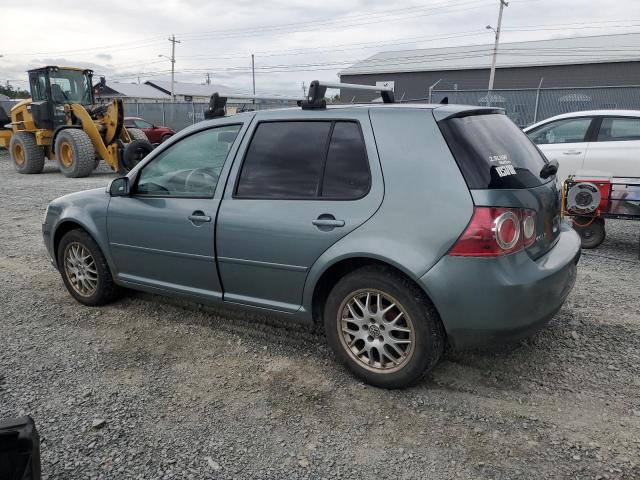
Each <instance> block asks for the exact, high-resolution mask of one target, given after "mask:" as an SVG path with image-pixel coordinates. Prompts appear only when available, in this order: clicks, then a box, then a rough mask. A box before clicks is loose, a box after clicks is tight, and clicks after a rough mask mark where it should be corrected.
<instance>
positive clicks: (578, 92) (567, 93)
mask: <svg viewBox="0 0 640 480" xmlns="http://www.w3.org/2000/svg"><path fill="white" fill-rule="evenodd" d="M445 97H446V98H448V100H449V103H457V104H464V105H479V106H490V107H500V108H504V109H505V111H506V112H507V115H508V116H509V117H510V118H511V119H512V120H513V121H514V122H515V123H516V124H517V125H518V126H520V127H526V126H527V125H531V124H532V123H535V122H538V121H540V120H544V119H545V118H549V117H553V116H554V115H559V114H561V113H569V112H576V111H581V110H600V109H602V110H612V109H621V110H640V86H629V87H587V88H539V89H536V88H532V89H520V90H516V89H503V90H493V91H491V92H488V91H487V90H434V91H433V92H432V95H431V98H430V99H429V98H422V99H414V100H409V101H423V102H428V101H430V102H433V103H440V102H441V101H442V100H443V99H444V98H445ZM405 101H406V100H405ZM16 102H17V101H0V105H1V106H2V107H4V109H5V110H6V112H7V113H9V111H10V110H11V107H12V106H13V105H15V103H16ZM292 105H293V103H285V102H275V103H269V102H266V103H265V102H259V103H255V104H254V103H251V102H248V103H236V104H228V105H227V113H228V114H234V113H237V112H240V111H246V110H268V109H273V108H282V107H287V106H292ZM207 108H208V104H207V103H185V102H176V103H142V102H130V101H126V100H125V115H126V116H130V117H142V118H144V119H145V120H147V121H149V122H151V123H154V124H157V125H165V126H167V127H170V128H173V129H174V130H182V129H183V128H185V127H188V126H189V125H193V124H194V123H196V122H199V121H201V120H204V112H205V110H206V109H207Z"/></svg>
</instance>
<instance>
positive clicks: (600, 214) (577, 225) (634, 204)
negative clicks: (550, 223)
mask: <svg viewBox="0 0 640 480" xmlns="http://www.w3.org/2000/svg"><path fill="white" fill-rule="evenodd" d="M562 213H563V215H564V216H568V217H571V218H572V220H573V228H574V229H575V230H576V231H577V232H578V233H579V234H580V237H581V239H582V248H596V247H597V246H598V245H600V244H601V243H602V242H603V241H604V239H605V236H606V232H605V218H615V219H621V220H640V178H638V177H611V176H608V175H604V174H596V173H595V172H594V173H593V174H589V173H583V174H579V175H570V176H569V178H567V180H565V182H564V186H563V189H562ZM639 245H640V244H639ZM639 255H640V251H639Z"/></svg>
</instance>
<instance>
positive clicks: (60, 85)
mask: <svg viewBox="0 0 640 480" xmlns="http://www.w3.org/2000/svg"><path fill="white" fill-rule="evenodd" d="M49 81H50V83H51V97H52V99H53V102H54V103H58V104H64V103H81V104H83V105H90V104H91V84H90V82H89V76H88V75H86V74H85V73H84V72H82V71H80V70H62V69H61V70H58V71H57V72H51V73H50V74H49Z"/></svg>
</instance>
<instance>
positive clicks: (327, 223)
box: [311, 213, 344, 230]
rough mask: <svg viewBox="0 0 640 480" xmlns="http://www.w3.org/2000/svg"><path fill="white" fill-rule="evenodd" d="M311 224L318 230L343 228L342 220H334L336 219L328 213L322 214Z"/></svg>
mask: <svg viewBox="0 0 640 480" xmlns="http://www.w3.org/2000/svg"><path fill="white" fill-rule="evenodd" d="M311 223H313V224H314V225H315V226H316V227H318V228H319V229H320V230H329V229H332V228H335V227H344V220H336V217H334V216H333V215H331V214H329V213H323V214H322V215H320V216H319V217H318V218H316V219H315V220H313V221H312V222H311Z"/></svg>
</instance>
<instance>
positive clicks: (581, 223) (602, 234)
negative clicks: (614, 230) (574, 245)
mask: <svg viewBox="0 0 640 480" xmlns="http://www.w3.org/2000/svg"><path fill="white" fill-rule="evenodd" d="M573 228H574V230H575V231H576V232H578V234H579V235H580V243H581V245H582V248H596V247H597V246H599V245H600V244H601V243H602V242H604V239H605V238H606V236H607V233H606V231H605V227H604V218H602V217H598V218H591V217H578V218H577V219H574V220H573Z"/></svg>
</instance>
